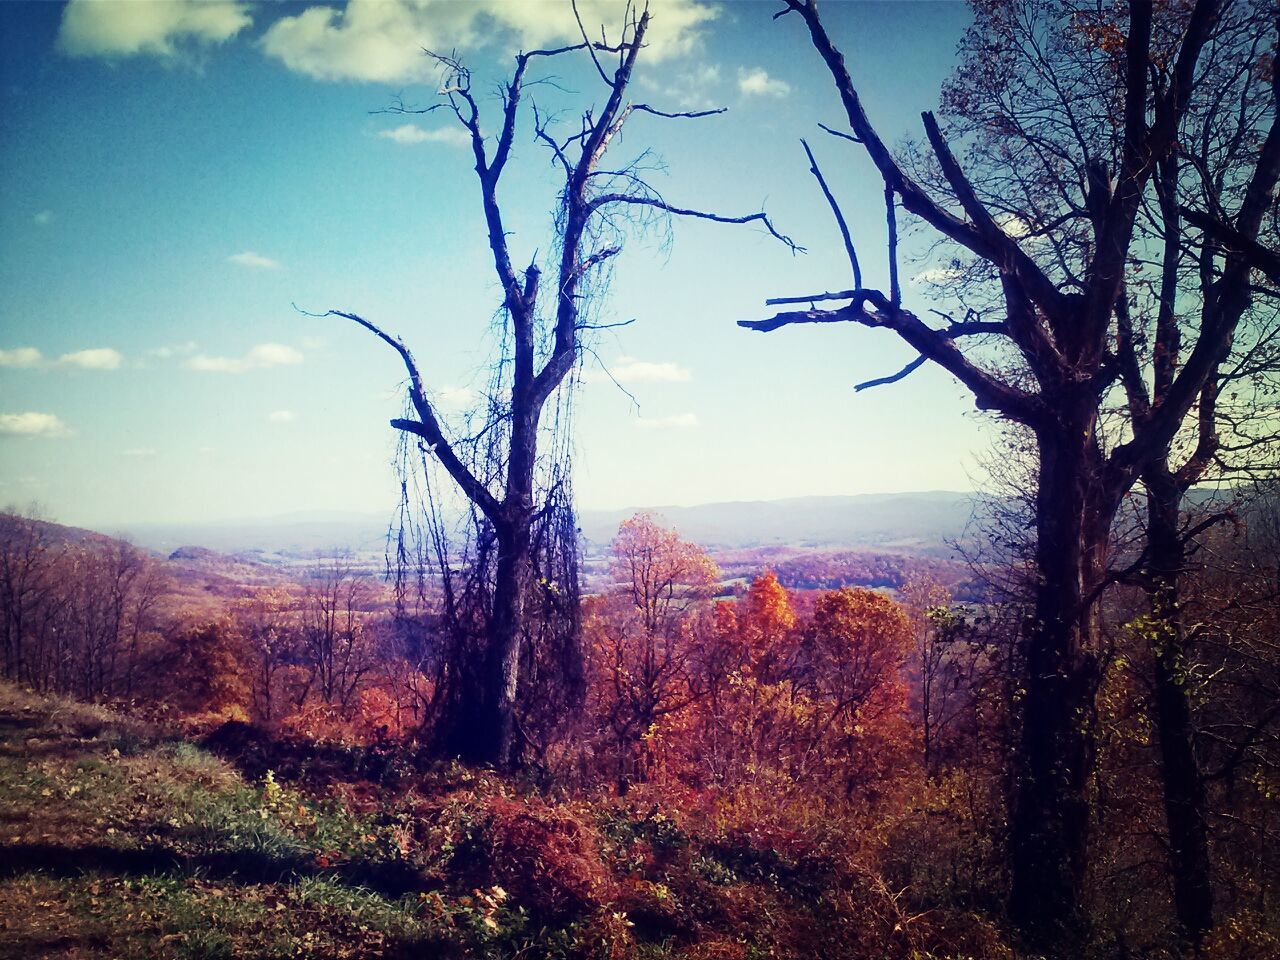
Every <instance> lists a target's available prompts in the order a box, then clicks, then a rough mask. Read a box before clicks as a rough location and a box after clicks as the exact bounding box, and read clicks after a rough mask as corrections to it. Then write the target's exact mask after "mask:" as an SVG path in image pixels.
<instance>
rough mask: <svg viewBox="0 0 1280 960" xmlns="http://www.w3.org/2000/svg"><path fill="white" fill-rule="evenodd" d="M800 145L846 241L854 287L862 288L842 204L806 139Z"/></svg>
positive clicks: (855, 252)
mask: <svg viewBox="0 0 1280 960" xmlns="http://www.w3.org/2000/svg"><path fill="white" fill-rule="evenodd" d="M800 145H801V146H803V147H804V153H805V156H807V157H808V158H809V172H810V173H812V174H813V176H814V179H815V180H817V181H818V186H819V187H821V188H822V195H823V196H824V197H826V198H827V205H828V206H829V207H831V215H832V216H833V217H835V219H836V226H838V227H839V228H840V239H841V240H843V241H844V252H845V254H846V255H847V256H848V258H849V266H850V267H851V268H852V270H853V285H854V286H855V287H858V288H861V286H862V267H861V266H859V265H858V251H857V250H856V249H855V248H854V245H853V237H851V236H850V235H849V224H848V223H847V222H845V219H844V212H843V211H842V210H841V209H840V204H839V203H837V202H836V198H835V196H834V195H833V194H832V192H831V188H830V187H828V186H827V181H826V178H825V177H823V176H822V170H821V169H820V168H819V167H818V161H817V160H816V159H815V158H814V156H813V151H812V150H810V149H809V144H808V143H807V142H806V141H805V140H804V139H801V141H800Z"/></svg>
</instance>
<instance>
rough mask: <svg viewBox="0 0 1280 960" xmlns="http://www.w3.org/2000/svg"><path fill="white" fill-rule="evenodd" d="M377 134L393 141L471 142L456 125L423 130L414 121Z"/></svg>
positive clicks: (449, 144)
mask: <svg viewBox="0 0 1280 960" xmlns="http://www.w3.org/2000/svg"><path fill="white" fill-rule="evenodd" d="M378 136H380V137H382V138H383V139H384V140H390V141H392V142H393V143H399V144H411V143H443V144H445V145H447V146H450V147H465V146H468V145H469V144H470V143H471V136H470V134H468V133H466V132H465V131H463V130H459V129H458V128H457V127H436V128H435V129H433V130H424V129H423V128H422V127H420V126H418V125H417V124H416V123H405V124H401V125H400V126H398V127H393V128H391V129H390V130H379V131H378Z"/></svg>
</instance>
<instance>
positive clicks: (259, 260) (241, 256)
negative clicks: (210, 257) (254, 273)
mask: <svg viewBox="0 0 1280 960" xmlns="http://www.w3.org/2000/svg"><path fill="white" fill-rule="evenodd" d="M227 263H234V264H236V266H240V267H249V268H250V269H253V270H279V269H280V261H279V260H273V259H271V258H270V257H264V256H263V255H262V254H260V253H254V252H253V251H252V250H244V251H242V252H240V253H233V254H232V255H231V256H229V257H227Z"/></svg>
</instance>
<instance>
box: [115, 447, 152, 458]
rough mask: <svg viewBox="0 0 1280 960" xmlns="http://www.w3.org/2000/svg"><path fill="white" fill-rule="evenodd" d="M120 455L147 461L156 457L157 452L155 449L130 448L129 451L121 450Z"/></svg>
mask: <svg viewBox="0 0 1280 960" xmlns="http://www.w3.org/2000/svg"><path fill="white" fill-rule="evenodd" d="M120 453H121V454H122V455H124V456H126V457H138V458H139V459H143V460H145V459H148V458H150V457H154V456H155V455H156V453H157V451H156V448H155V447H130V448H129V449H128V450H121V451H120Z"/></svg>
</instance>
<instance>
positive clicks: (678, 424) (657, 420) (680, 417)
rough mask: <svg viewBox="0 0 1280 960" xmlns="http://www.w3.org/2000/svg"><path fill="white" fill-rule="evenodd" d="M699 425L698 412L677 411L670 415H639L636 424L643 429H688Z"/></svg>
mask: <svg viewBox="0 0 1280 960" xmlns="http://www.w3.org/2000/svg"><path fill="white" fill-rule="evenodd" d="M697 425H698V417H697V414H693V413H675V414H672V415H671V416H669V417H653V418H650V417H637V418H636V426H637V427H639V428H640V429H641V430H688V429H690V428H692V427H696V426H697Z"/></svg>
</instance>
